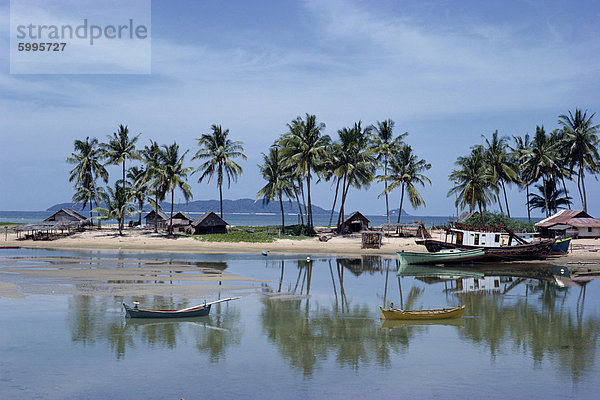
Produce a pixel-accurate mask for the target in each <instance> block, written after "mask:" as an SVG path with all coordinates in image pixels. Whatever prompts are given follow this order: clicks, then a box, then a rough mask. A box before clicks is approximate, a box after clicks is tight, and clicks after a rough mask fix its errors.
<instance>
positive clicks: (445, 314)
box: [379, 306, 465, 320]
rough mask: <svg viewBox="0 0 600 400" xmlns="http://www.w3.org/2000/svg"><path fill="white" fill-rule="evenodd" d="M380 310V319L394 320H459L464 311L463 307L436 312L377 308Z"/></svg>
mask: <svg viewBox="0 0 600 400" xmlns="http://www.w3.org/2000/svg"><path fill="white" fill-rule="evenodd" d="M379 309H380V310H381V319H396V320H398V319H399V320H432V319H450V318H460V317H462V315H463V312H464V311H465V306H458V307H452V308H440V309H437V310H399V309H397V308H396V309H389V308H383V307H381V306H379Z"/></svg>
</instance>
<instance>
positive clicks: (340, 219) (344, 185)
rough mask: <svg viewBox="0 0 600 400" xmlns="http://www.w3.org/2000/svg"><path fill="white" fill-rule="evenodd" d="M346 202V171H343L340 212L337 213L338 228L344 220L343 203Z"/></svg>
mask: <svg viewBox="0 0 600 400" xmlns="http://www.w3.org/2000/svg"><path fill="white" fill-rule="evenodd" d="M345 202H346V173H344V182H343V183H342V201H341V204H340V212H339V213H338V223H337V227H338V229H339V227H340V225H342V222H343V221H344V203H345Z"/></svg>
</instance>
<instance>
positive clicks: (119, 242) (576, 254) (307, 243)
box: [0, 228, 600, 265]
mask: <svg viewBox="0 0 600 400" xmlns="http://www.w3.org/2000/svg"><path fill="white" fill-rule="evenodd" d="M439 235H441V234H440V232H433V236H434V237H436V236H439ZM2 239H4V238H2ZM2 239H0V247H2V246H19V247H21V248H26V249H45V250H66V251H107V252H119V251H127V252H138V253H149V254H152V253H188V254H229V253H238V254H261V253H262V252H263V251H267V252H268V253H270V254H307V255H338V256H346V255H379V256H383V257H386V258H387V257H395V256H396V252H397V251H400V250H406V251H415V252H426V251H425V249H424V247H423V246H421V245H418V244H416V243H415V239H416V238H413V237H401V238H400V237H384V238H383V239H382V246H381V248H380V249H362V248H361V236H360V235H359V234H356V235H347V236H335V237H332V238H331V239H330V240H329V241H327V242H321V241H319V239H318V238H317V237H315V238H311V239H302V240H295V239H276V240H275V241H274V242H271V243H249V242H204V241H201V240H196V239H194V238H192V237H178V238H176V239H169V238H166V237H165V236H164V235H163V234H161V233H158V234H155V233H153V232H150V231H133V230H131V231H126V233H125V235H124V236H119V235H118V234H117V230H116V229H112V228H103V229H102V230H100V231H98V230H86V231H84V232H78V233H75V234H73V235H71V236H67V237H65V238H61V239H56V240H52V241H33V240H17V238H16V234H15V233H11V234H8V237H7V238H6V239H7V240H2ZM571 246H572V247H571V251H570V252H569V254H567V255H565V256H561V257H550V258H548V259H547V261H548V262H549V263H559V264H567V263H577V262H579V263H586V264H587V263H592V264H599V265H600V240H597V239H573V241H572V244H571ZM0 251H1V249H0Z"/></svg>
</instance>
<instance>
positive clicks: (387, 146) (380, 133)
mask: <svg viewBox="0 0 600 400" xmlns="http://www.w3.org/2000/svg"><path fill="white" fill-rule="evenodd" d="M372 130H373V131H374V132H375V134H374V135H372V136H371V139H372V141H371V148H372V150H373V152H374V153H375V154H376V155H377V160H378V161H379V162H381V160H383V175H384V176H387V175H388V164H389V162H390V160H391V159H392V157H393V156H394V154H396V153H397V152H398V151H399V150H400V149H401V148H402V145H403V139H404V138H405V137H406V136H408V132H404V133H403V134H401V135H399V136H397V137H395V138H394V132H393V130H394V121H392V120H391V119H388V120H385V121H382V122H379V121H377V126H372ZM384 184H385V190H384V193H385V215H386V216H387V223H388V224H389V223H390V207H389V201H388V181H387V180H384Z"/></svg>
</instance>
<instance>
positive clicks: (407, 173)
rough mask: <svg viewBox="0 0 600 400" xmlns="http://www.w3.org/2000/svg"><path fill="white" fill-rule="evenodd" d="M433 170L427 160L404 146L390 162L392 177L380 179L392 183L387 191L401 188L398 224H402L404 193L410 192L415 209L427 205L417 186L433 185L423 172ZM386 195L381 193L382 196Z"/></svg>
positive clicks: (411, 202) (409, 195)
mask: <svg viewBox="0 0 600 400" xmlns="http://www.w3.org/2000/svg"><path fill="white" fill-rule="evenodd" d="M429 169H431V164H428V163H427V161H425V160H420V159H419V158H418V157H417V156H416V155H415V154H414V153H413V150H412V148H411V147H410V146H408V145H405V146H403V147H402V148H401V149H400V151H399V152H398V153H396V155H395V156H394V158H392V159H391V162H390V170H391V171H390V175H389V176H388V175H385V176H383V177H380V179H382V180H384V181H388V180H390V181H392V183H391V184H390V185H389V186H388V188H387V190H388V191H390V192H391V191H392V190H394V189H396V188H397V187H398V186H400V188H401V193H400V209H399V210H398V223H400V216H401V215H402V205H403V202H404V191H405V190H406V191H407V192H408V198H409V200H410V204H411V205H412V206H413V208H415V209H416V208H417V207H419V206H421V205H425V201H424V200H423V197H421V194H420V193H419V192H418V191H417V188H416V187H415V185H416V184H419V185H421V186H425V183H429V184H431V181H430V180H429V178H427V177H426V176H425V175H424V174H423V172H425V171H427V170H429ZM384 193H385V192H384ZM384 193H381V194H380V196H382V195H383V194H384Z"/></svg>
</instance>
